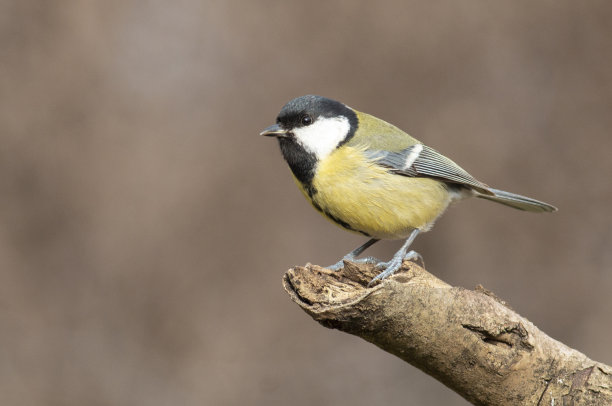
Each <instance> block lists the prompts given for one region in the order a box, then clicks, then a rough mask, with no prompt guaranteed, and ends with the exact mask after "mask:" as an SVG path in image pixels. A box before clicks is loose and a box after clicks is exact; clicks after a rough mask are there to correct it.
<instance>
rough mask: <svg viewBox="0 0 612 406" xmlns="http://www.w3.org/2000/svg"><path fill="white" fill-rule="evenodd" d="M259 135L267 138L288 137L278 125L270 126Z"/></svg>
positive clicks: (286, 132)
mask: <svg viewBox="0 0 612 406" xmlns="http://www.w3.org/2000/svg"><path fill="white" fill-rule="evenodd" d="M259 135H266V136H268V137H279V138H285V137H288V136H289V132H288V131H287V130H284V129H283V128H282V127H281V126H280V125H278V124H272V125H271V126H270V127H267V128H266V129H265V130H263V131H262V132H260V133H259Z"/></svg>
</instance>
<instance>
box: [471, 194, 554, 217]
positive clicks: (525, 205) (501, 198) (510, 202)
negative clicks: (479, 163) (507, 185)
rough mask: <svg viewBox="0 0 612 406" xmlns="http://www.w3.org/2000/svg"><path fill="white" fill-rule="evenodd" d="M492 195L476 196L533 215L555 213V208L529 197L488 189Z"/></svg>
mask: <svg viewBox="0 0 612 406" xmlns="http://www.w3.org/2000/svg"><path fill="white" fill-rule="evenodd" d="M489 190H490V191H491V192H493V195H486V194H483V193H477V194H476V196H478V197H480V198H482V199H487V200H492V201H494V202H497V203H501V204H505V205H506V206H510V207H514V208H515V209H519V210H525V211H531V212H534V213H541V212H553V211H557V208H556V207H555V206H551V205H550V204H548V203H544V202H541V201H539V200H535V199H532V198H530V197H526V196H521V195H517V194H514V193H510V192H504V191H503V190H497V189H493V188H489Z"/></svg>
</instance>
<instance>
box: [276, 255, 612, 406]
mask: <svg viewBox="0 0 612 406" xmlns="http://www.w3.org/2000/svg"><path fill="white" fill-rule="evenodd" d="M375 274H376V271H375V270H374V269H373V266H372V265H362V264H353V263H350V262H346V263H345V267H344V269H343V270H341V271H338V272H334V271H330V270H327V269H324V268H321V267H319V266H316V265H307V266H306V267H295V268H292V269H290V270H289V271H287V272H286V273H285V275H284V277H283V286H284V287H285V290H286V291H287V293H289V295H290V296H291V299H292V300H293V301H294V302H296V303H297V304H298V305H299V306H300V307H301V308H302V309H303V310H304V311H306V313H308V314H309V315H310V316H312V317H313V318H314V319H315V320H316V321H318V322H319V323H321V324H322V325H323V326H325V327H329V328H336V329H338V330H341V331H344V332H347V333H350V334H354V335H357V336H359V337H361V338H363V339H365V340H367V341H369V342H371V343H373V344H375V345H377V346H378V347H380V348H382V349H383V350H385V351H387V352H390V353H391V354H394V355H396V356H398V357H400V358H401V359H403V360H404V361H406V362H408V363H410V364H412V365H414V366H415V367H417V368H419V369H421V370H422V371H424V372H425V373H427V374H429V375H431V376H433V377H434V378H436V379H437V380H439V381H440V382H442V383H443V384H445V385H446V386H448V387H449V388H451V389H453V390H454V391H456V392H457V393H459V394H460V395H461V396H463V397H464V398H465V399H467V400H468V401H470V402H472V403H473V404H475V405H549V406H550V405H553V406H554V405H576V406H578V405H595V406H598V405H606V406H608V405H612V368H611V367H610V366H607V365H604V364H602V363H599V362H595V361H592V360H590V359H589V358H587V357H586V356H585V355H584V354H582V353H580V352H578V351H576V350H574V349H571V348H569V347H567V346H566V345H564V344H562V343H560V342H559V341H556V340H554V339H552V338H550V337H549V336H547V335H546V334H544V333H543V332H542V331H540V330H539V329H538V328H537V327H536V326H534V325H533V323H531V322H530V321H529V320H527V319H525V318H524V317H521V316H520V315H518V314H517V313H516V312H514V311H513V310H512V309H511V308H510V307H509V306H508V305H506V303H504V302H503V301H501V300H500V299H498V298H497V297H496V296H495V295H493V294H492V293H491V292H489V291H487V290H485V289H484V288H482V287H478V288H476V290H473V291H472V290H467V289H463V288H459V287H452V286H450V285H448V284H446V283H445V282H443V281H441V280H440V279H438V278H436V277H435V276H433V275H431V274H430V273H428V272H427V271H425V270H424V269H423V268H421V267H419V266H418V265H416V264H414V263H412V262H408V261H406V262H404V265H403V268H402V270H401V271H399V272H398V273H396V274H395V275H393V276H392V277H390V278H388V279H386V280H385V281H383V282H382V283H380V284H378V285H376V286H374V287H372V288H367V283H368V282H369V281H370V280H371V279H372V277H373V276H374V275H375Z"/></svg>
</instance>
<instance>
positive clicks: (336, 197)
mask: <svg viewBox="0 0 612 406" xmlns="http://www.w3.org/2000/svg"><path fill="white" fill-rule="evenodd" d="M362 151H363V150H362V149H361V148H359V147H348V146H345V147H343V148H340V149H338V150H336V151H334V152H333V153H332V154H331V155H330V156H329V157H327V158H326V159H325V160H323V161H322V162H319V163H318V166H317V170H316V173H315V176H314V179H313V182H312V186H313V187H314V189H316V193H315V194H314V195H313V196H312V203H313V205H314V206H315V207H317V206H318V208H320V209H321V211H322V212H323V214H324V215H326V216H327V217H328V218H332V219H334V220H335V221H336V222H338V220H340V221H341V222H344V223H346V224H348V225H349V226H350V228H351V229H353V230H355V231H359V232H363V233H366V234H368V235H369V236H371V237H373V238H379V239H399V238H406V237H407V236H408V235H409V234H410V232H411V231H412V230H414V229H415V228H418V229H420V230H422V231H427V230H428V229H429V228H430V227H431V226H432V225H433V222H434V221H435V220H436V218H437V217H438V216H439V215H440V214H442V213H443V212H444V210H445V209H446V207H447V206H448V204H449V203H450V200H451V196H450V193H449V192H448V190H447V188H446V187H445V186H444V184H443V183H442V182H438V181H436V180H434V179H428V178H410V177H406V176H400V175H396V174H392V173H389V172H388V171H387V170H386V169H385V168H383V167H381V166H378V165H376V164H375V163H373V162H372V161H370V160H368V159H367V158H366V156H365V155H364V154H363V152H362ZM305 195H306V196H307V198H308V195H307V194H306V193H305Z"/></svg>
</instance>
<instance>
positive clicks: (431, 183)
mask: <svg viewBox="0 0 612 406" xmlns="http://www.w3.org/2000/svg"><path fill="white" fill-rule="evenodd" d="M261 135H266V136H271V137H276V138H277V139H278V142H279V145H280V149H281V152H282V155H283V157H284V158H285V160H286V161H287V163H288V164H289V168H291V172H292V173H293V176H294V179H295V181H296V184H297V185H298V187H299V188H300V190H301V191H302V193H303V194H304V196H305V197H306V199H308V200H309V201H310V203H311V204H312V205H313V206H314V208H315V209H316V210H317V211H318V212H320V213H321V214H322V215H323V216H324V217H326V218H327V219H329V220H331V221H332V222H334V223H335V224H338V225H339V226H341V227H343V228H345V229H347V230H349V231H353V232H357V233H361V234H363V235H364V236H367V237H369V238H370V240H368V241H367V242H366V243H365V244H363V245H362V246H360V247H358V248H356V249H355V250H353V251H351V252H350V253H348V254H347V255H345V256H344V258H343V259H342V260H340V261H338V262H337V263H336V264H334V265H332V266H330V267H329V268H331V269H334V270H338V269H341V268H342V267H343V261H344V260H348V261H357V262H365V263H375V264H377V265H376V267H377V268H378V269H379V270H380V271H382V272H381V273H380V274H378V275H377V276H376V277H375V278H374V279H372V281H371V282H370V284H372V283H373V282H374V281H376V280H379V279H384V278H386V277H388V276H389V275H392V274H393V273H394V272H395V271H397V270H398V269H399V268H400V267H401V265H402V261H403V260H404V259H415V258H419V257H420V256H419V254H418V253H416V252H415V251H410V252H409V251H408V248H409V247H410V244H411V243H412V242H413V241H414V239H415V237H416V236H417V234H419V233H420V232H425V231H429V230H430V229H431V227H432V226H433V224H434V222H435V221H436V219H437V218H438V217H440V215H441V214H442V213H444V211H445V210H446V208H447V207H448V206H449V204H450V203H452V202H454V201H457V200H463V199H465V198H468V197H473V196H475V197H479V198H483V199H487V200H492V201H494V202H497V203H501V204H504V205H506V206H510V207H513V208H515V209H519V210H525V211H531V212H553V211H556V210H557V209H556V208H555V207H554V206H551V205H550V204H547V203H544V202H540V201H538V200H535V199H531V198H529V197H525V196H521V195H517V194H514V193H509V192H504V191H502V190H497V189H493V188H491V187H489V186H487V185H486V184H484V183H482V182H480V181H478V180H476V179H475V178H474V177H472V175H470V174H469V173H467V172H466V171H465V170H463V169H462V168H461V167H459V165H457V164H456V163H454V162H453V161H451V160H450V159H448V158H447V157H445V156H444V155H442V154H440V153H439V152H437V151H436V150H434V149H433V148H430V147H428V146H426V145H424V144H422V143H421V142H420V141H418V140H416V139H414V138H412V137H411V136H410V135H408V134H406V133H405V132H403V131H402V130H400V129H399V128H397V127H395V126H394V125H392V124H389V123H387V122H385V121H383V120H381V119H378V118H376V117H374V116H371V115H369V114H366V113H361V112H359V111H357V110H354V109H352V108H351V107H349V106H347V105H345V104H343V103H340V102H338V101H335V100H331V99H328V98H325V97H321V96H314V95H307V96H302V97H298V98H296V99H293V100H291V101H290V102H289V103H287V104H286V105H285V106H284V107H283V108H282V109H281V111H280V113H279V114H278V117H277V118H276V124H273V125H271V126H270V127H268V128H266V129H265V130H263V131H262V132H261ZM404 238H405V239H406V242H405V243H404V244H403V245H402V247H401V248H400V249H399V251H397V253H395V255H393V258H392V259H391V260H390V261H388V262H378V260H376V259H375V258H372V257H368V258H363V259H356V257H357V256H358V255H359V254H361V253H362V252H363V251H364V250H365V249H366V248H368V247H370V246H371V245H372V244H374V243H376V242H377V241H379V240H381V239H389V240H394V239H404Z"/></svg>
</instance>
